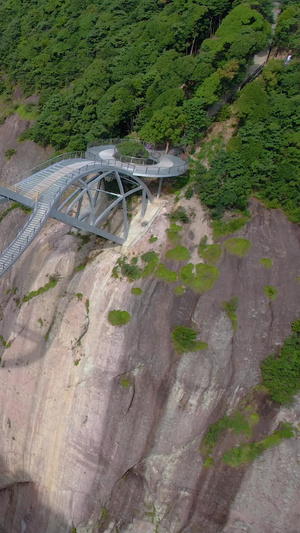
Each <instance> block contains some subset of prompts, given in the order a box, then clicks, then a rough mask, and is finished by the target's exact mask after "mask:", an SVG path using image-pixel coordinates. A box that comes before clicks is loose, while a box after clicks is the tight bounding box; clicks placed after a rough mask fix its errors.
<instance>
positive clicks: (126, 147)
mask: <svg viewBox="0 0 300 533" xmlns="http://www.w3.org/2000/svg"><path fill="white" fill-rule="evenodd" d="M117 149H118V152H119V154H120V155H124V156H127V157H138V158H141V159H145V158H146V159H147V157H148V156H149V153H148V151H147V150H146V148H145V146H144V145H143V144H141V143H139V142H136V141H124V142H122V143H120V144H118V146H117Z"/></svg>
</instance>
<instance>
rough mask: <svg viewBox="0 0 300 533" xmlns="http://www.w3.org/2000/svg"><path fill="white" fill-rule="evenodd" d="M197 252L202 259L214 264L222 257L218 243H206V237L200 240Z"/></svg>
mask: <svg viewBox="0 0 300 533" xmlns="http://www.w3.org/2000/svg"><path fill="white" fill-rule="evenodd" d="M205 237H206V235H205ZM198 253H199V255H200V256H201V257H202V258H203V259H204V261H205V263H207V264H208V265H216V264H217V263H218V262H219V261H220V259H221V257H222V247H221V245H220V244H207V237H206V239H205V238H204V239H202V240H201V243H200V246H199V249H198Z"/></svg>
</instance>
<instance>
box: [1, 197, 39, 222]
mask: <svg viewBox="0 0 300 533" xmlns="http://www.w3.org/2000/svg"><path fill="white" fill-rule="evenodd" d="M13 209H21V210H22V211H24V213H31V212H32V209H31V207H27V206H26V205H22V204H19V203H18V202H13V203H12V204H11V206H10V207H9V208H8V209H6V210H5V211H3V213H1V214H0V222H1V221H2V220H3V219H4V218H5V217H6V215H8V213H10V212H11V211H12V210H13Z"/></svg>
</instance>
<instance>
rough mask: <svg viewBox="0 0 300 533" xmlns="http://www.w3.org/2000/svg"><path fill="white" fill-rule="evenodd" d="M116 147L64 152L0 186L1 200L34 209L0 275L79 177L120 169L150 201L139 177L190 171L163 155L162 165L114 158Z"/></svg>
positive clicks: (103, 233) (5, 257)
mask: <svg viewBox="0 0 300 533" xmlns="http://www.w3.org/2000/svg"><path fill="white" fill-rule="evenodd" d="M113 149H114V146H106V147H95V148H93V149H90V150H88V151H87V152H86V154H82V153H78V154H76V153H72V154H71V156H70V155H68V154H64V155H63V156H59V157H58V158H55V161H56V162H55V163H54V164H53V161H51V160H50V161H49V162H48V166H47V162H46V164H43V165H40V167H36V168H35V169H33V170H32V171H30V172H28V173H27V174H26V177H25V176H23V179H22V177H21V179H20V181H19V182H18V183H16V184H15V185H14V186H13V188H7V187H5V186H1V185H0V202H3V201H6V200H13V201H16V202H19V203H21V204H23V205H26V206H28V207H31V208H32V209H33V213H32V214H31V216H30V217H29V219H28V221H27V222H26V224H25V225H24V226H23V228H22V229H21V231H20V232H19V233H18V235H17V236H16V237H15V239H14V240H13V241H12V242H11V243H10V245H9V246H8V247H7V248H6V249H5V250H4V252H3V253H2V254H1V256H0V277H1V276H3V274H4V273H5V272H6V271H7V270H8V269H9V268H10V267H11V266H12V265H13V264H14V263H15V262H16V261H17V259H18V258H19V257H20V256H21V255H22V253H23V252H24V251H25V250H26V248H28V246H29V244H30V243H31V242H32V241H33V240H34V238H35V237H36V235H37V233H38V232H39V231H40V229H41V228H42V227H43V225H44V224H45V222H46V221H47V219H48V218H49V217H51V212H53V209H54V207H55V204H56V202H57V201H58V199H59V197H60V196H61V195H62V194H63V192H64V191H65V190H66V189H67V188H68V187H69V186H70V185H71V184H72V183H73V182H75V181H76V180H78V179H80V178H83V177H86V176H88V175H89V174H91V173H97V172H103V171H108V172H109V171H121V172H122V173H125V174H126V175H127V176H131V177H132V178H134V179H135V180H136V182H138V183H139V184H140V188H143V189H144V190H143V199H146V195H148V198H150V200H151V198H152V197H151V194H150V193H149V191H148V188H147V187H146V185H144V184H143V183H142V180H140V177H144V176H146V177H159V178H161V180H160V182H161V181H162V178H164V177H171V176H179V175H181V174H183V173H184V172H185V171H186V170H187V164H186V163H183V162H182V161H181V159H179V158H177V157H174V156H162V158H161V160H160V163H159V164H155V165H149V166H142V165H134V164H131V163H123V162H121V161H117V160H116V159H115V158H113V157H111V154H112V152H113ZM148 169H149V170H148ZM118 179H120V178H118ZM127 194H128V193H127ZM124 197H125V195H124ZM145 205H146V202H145ZM69 219H70V220H68V222H67V223H70V224H72V223H73V222H72V220H71V217H69ZM65 220H66V219H65ZM65 220H64V221H65ZM74 226H75V227H81V229H84V230H87V231H90V232H93V233H95V234H96V235H100V236H102V237H104V238H107V239H111V240H114V241H115V242H117V243H119V244H122V243H123V242H124V239H122V238H119V237H117V236H115V235H112V234H110V233H108V232H106V231H104V230H100V229H99V228H97V227H96V226H93V227H92V226H90V225H89V224H85V223H83V222H80V225H79V221H76V220H74Z"/></svg>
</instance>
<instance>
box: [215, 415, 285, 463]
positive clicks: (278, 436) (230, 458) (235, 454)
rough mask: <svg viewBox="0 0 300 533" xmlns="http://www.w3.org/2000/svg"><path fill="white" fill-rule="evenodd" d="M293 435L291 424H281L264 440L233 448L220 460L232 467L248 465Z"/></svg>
mask: <svg viewBox="0 0 300 533" xmlns="http://www.w3.org/2000/svg"><path fill="white" fill-rule="evenodd" d="M294 435H295V430H294V428H293V426H292V424H288V423H282V424H281V426H280V428H279V429H277V430H276V431H274V433H273V434H272V435H269V436H268V437H266V438H265V439H263V440H261V441H259V442H254V443H249V444H244V445H242V446H235V447H234V448H232V450H228V451H227V452H225V453H224V455H223V457H222V460H223V462H224V463H225V464H228V465H229V466H233V467H235V466H241V465H244V464H247V463H250V462H251V461H253V460H254V459H256V458H257V457H259V456H260V455H261V454H262V453H263V452H264V451H265V450H267V449H268V448H272V447H273V446H278V445H279V444H280V443H281V442H282V440H283V439H290V438H291V437H294Z"/></svg>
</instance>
